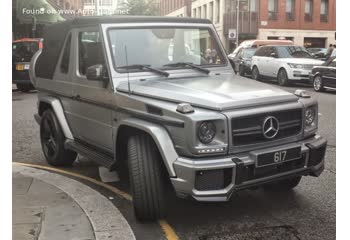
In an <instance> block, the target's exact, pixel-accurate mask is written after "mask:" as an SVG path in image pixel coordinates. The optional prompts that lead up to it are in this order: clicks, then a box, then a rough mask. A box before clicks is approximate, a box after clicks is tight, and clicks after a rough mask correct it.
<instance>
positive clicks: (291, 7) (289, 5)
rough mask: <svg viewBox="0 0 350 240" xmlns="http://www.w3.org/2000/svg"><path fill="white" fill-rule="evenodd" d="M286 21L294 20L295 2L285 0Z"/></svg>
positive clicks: (293, 0)
mask: <svg viewBox="0 0 350 240" xmlns="http://www.w3.org/2000/svg"><path fill="white" fill-rule="evenodd" d="M286 14H287V15H286V16H287V21H294V20H295V0H287V2H286Z"/></svg>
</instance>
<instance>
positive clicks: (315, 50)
mask: <svg viewBox="0 0 350 240" xmlns="http://www.w3.org/2000/svg"><path fill="white" fill-rule="evenodd" d="M306 50H307V51H308V52H309V53H310V54H311V55H313V54H315V53H317V52H320V51H324V50H326V51H327V48H306Z"/></svg>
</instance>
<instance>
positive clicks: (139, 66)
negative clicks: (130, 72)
mask: <svg viewBox="0 0 350 240" xmlns="http://www.w3.org/2000/svg"><path fill="white" fill-rule="evenodd" d="M117 68H119V69H138V70H148V71H150V72H155V73H158V74H159V75H162V76H165V77H169V73H168V72H166V71H162V70H160V69H157V68H153V67H151V66H150V65H146V64H131V65H125V66H121V67H117Z"/></svg>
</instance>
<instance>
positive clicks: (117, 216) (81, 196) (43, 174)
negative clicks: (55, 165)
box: [12, 165, 136, 240]
mask: <svg viewBox="0 0 350 240" xmlns="http://www.w3.org/2000/svg"><path fill="white" fill-rule="evenodd" d="M12 169H13V172H18V173H21V174H22V175H26V176H30V177H33V178H36V179H38V180H41V181H44V182H46V183H48V184H51V185H53V186H55V187H57V188H59V189H61V190H62V191H63V192H65V193H66V194H68V195H69V196H70V197H71V198H72V199H73V200H74V201H75V202H76V203H77V204H79V206H80V207H81V209H83V211H84V212H85V214H86V215H87V217H88V218H89V220H90V222H91V225H92V227H93V231H94V234H95V238H96V240H104V239H109V240H126V239H128V240H129V239H131V240H132V239H136V238H135V235H134V233H133V231H132V229H131V227H130V225H129V224H128V222H127V221H126V219H125V218H124V217H123V215H122V214H121V213H120V211H119V210H118V209H117V208H116V207H115V206H114V205H113V204H112V203H111V202H110V201H109V200H107V198H105V197H104V196H103V195H101V194H100V193H98V192H97V191H95V190H93V189H92V188H90V187H88V186H86V185H84V184H82V183H80V182H78V181H76V180H73V179H71V178H68V177H64V176H62V175H59V174H56V173H51V172H48V171H44V170H39V169H35V168H31V167H25V166H18V165H13V166H12Z"/></svg>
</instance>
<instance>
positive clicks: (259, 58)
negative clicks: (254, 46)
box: [254, 47, 268, 75]
mask: <svg viewBox="0 0 350 240" xmlns="http://www.w3.org/2000/svg"><path fill="white" fill-rule="evenodd" d="M267 51H268V47H260V48H259V49H258V50H257V52H256V57H254V58H255V64H256V65H257V66H258V69H259V73H260V75H266V61H267Z"/></svg>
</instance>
